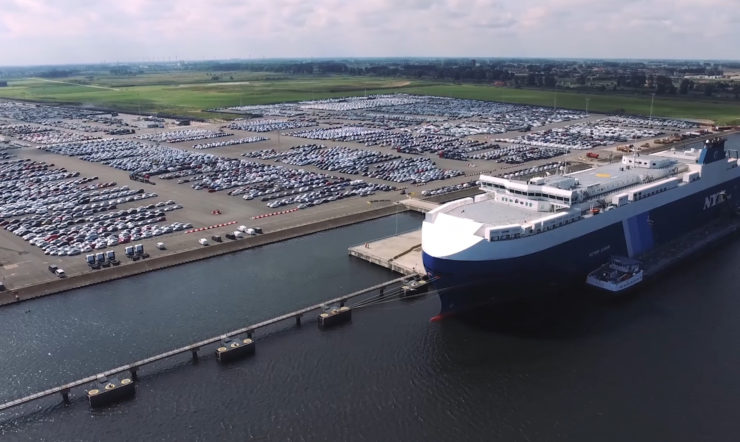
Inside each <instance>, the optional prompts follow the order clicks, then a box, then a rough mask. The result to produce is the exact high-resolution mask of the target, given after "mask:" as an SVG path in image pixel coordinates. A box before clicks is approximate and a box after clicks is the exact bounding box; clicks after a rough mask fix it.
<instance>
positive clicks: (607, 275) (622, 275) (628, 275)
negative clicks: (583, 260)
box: [586, 256, 643, 293]
mask: <svg viewBox="0 0 740 442" xmlns="http://www.w3.org/2000/svg"><path fill="white" fill-rule="evenodd" d="M642 276H643V270H642V266H641V264H640V261H637V260H636V259H631V258H625V257H623V256H612V257H611V259H610V260H609V262H607V263H606V264H604V265H602V266H600V267H599V268H597V269H596V270H594V271H593V272H591V273H589V274H588V276H587V277H586V284H588V285H590V286H593V287H596V288H599V289H602V290H606V291H608V292H612V293H619V292H622V291H625V290H627V289H628V288H630V287H633V286H635V285H636V284H639V283H640V282H642Z"/></svg>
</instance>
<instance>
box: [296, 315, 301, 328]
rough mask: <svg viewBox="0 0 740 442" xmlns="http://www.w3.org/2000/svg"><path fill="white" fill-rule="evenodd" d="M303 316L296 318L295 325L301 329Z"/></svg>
mask: <svg viewBox="0 0 740 442" xmlns="http://www.w3.org/2000/svg"><path fill="white" fill-rule="evenodd" d="M301 316H302V315H296V316H295V325H296V326H298V327H300V326H301Z"/></svg>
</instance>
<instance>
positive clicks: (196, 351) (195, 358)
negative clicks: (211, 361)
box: [190, 347, 200, 362]
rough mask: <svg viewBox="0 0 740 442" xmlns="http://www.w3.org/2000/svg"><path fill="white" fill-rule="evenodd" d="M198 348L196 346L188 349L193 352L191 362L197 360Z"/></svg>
mask: <svg viewBox="0 0 740 442" xmlns="http://www.w3.org/2000/svg"><path fill="white" fill-rule="evenodd" d="M198 350H200V348H198V347H196V348H191V349H190V353H192V354H193V362H198Z"/></svg>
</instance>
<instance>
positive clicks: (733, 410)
mask: <svg viewBox="0 0 740 442" xmlns="http://www.w3.org/2000/svg"><path fill="white" fill-rule="evenodd" d="M419 223H420V217H419V216H417V215H412V214H402V215H396V216H393V217H389V218H385V219H381V220H376V221H371V222H367V223H362V224H359V225H355V226H350V227H346V228H342V229H337V230H333V231H330V232H324V233H320V234H316V235H311V236H308V237H304V238H299V239H296V240H291V241H288V242H284V243H279V244H273V245H270V246H266V247H262V248H259V249H253V250H247V251H243V252H240V253H236V254H232V255H229V256H224V257H219V258H214V259H212V260H208V261H204V262H199V263H196V264H192V265H185V266H180V267H176V268H172V269H167V270H164V271H161V272H156V273H152V274H147V275H142V276H139V277H135V278H129V279H126V280H121V281H116V282H113V283H110V284H106V285H101V286H96V287H91V288H87V289H81V290H77V291H74V292H71V293H67V294H64V295H60V296H53V297H49V298H44V299H40V300H37V301H34V302H29V303H24V304H20V305H17V306H12V307H7V308H3V309H0V351H2V358H1V359H0V379H3V380H4V383H3V384H2V386H0V400H7V399H13V398H16V397H19V396H22V395H24V394H28V393H32V392H36V391H39V390H42V389H44V388H48V387H51V386H55V385H58V384H60V383H62V382H65V381H69V380H73V379H77V378H79V377H83V376H87V375H90V374H94V373H96V372H98V371H100V370H104V369H107V368H111V367H115V366H118V365H120V364H123V363H126V362H130V361H132V360H137V359H140V358H143V357H146V356H149V355H152V354H154V353H158V352H160V351H163V350H169V349H171V348H174V347H177V346H180V345H184V344H188V343H190V342H192V341H195V340H198V339H201V338H204V337H209V336H214V335H217V334H219V333H221V332H223V331H226V330H231V329H235V328H239V327H242V326H244V325H247V324H251V323H254V322H257V321H259V320H262V319H266V318H268V317H272V316H275V315H277V314H280V313H283V312H285V311H288V310H292V309H294V308H298V307H301V306H305V305H309V304H313V303H316V302H320V301H322V300H324V299H328V298H331V297H334V296H338V295H342V294H346V293H349V292H351V291H353V290H357V289H360V288H364V287H367V286H370V285H373V284H376V283H378V282H381V281H384V280H388V279H391V278H393V277H395V275H394V274H391V273H390V272H387V271H385V270H383V269H380V268H377V267H375V266H372V265H370V264H367V263H365V262H362V261H359V260H357V259H354V258H351V257H348V256H347V251H346V249H347V247H349V246H350V245H355V244H359V243H363V242H365V241H368V240H371V239H375V238H378V237H381V236H387V235H391V234H394V233H396V231H400V232H402V231H406V230H409V229H410V228H413V227H417V226H418V225H419ZM738 245H740V239H735V240H733V241H731V242H729V243H728V244H725V245H723V246H717V247H714V248H713V249H712V250H709V251H707V252H706V253H704V254H702V255H700V256H698V257H696V258H694V259H693V260H692V262H689V263H686V264H684V265H682V266H680V267H678V268H676V269H675V270H674V271H673V272H672V273H671V274H670V275H666V276H665V277H663V278H661V279H659V280H656V281H654V282H652V283H649V284H648V285H645V286H644V287H642V288H640V289H639V290H637V292H636V293H635V295H633V296H630V297H627V298H623V299H619V300H617V301H611V302H605V301H601V300H598V299H594V297H593V295H587V294H585V293H583V294H581V293H575V294H572V296H568V297H563V298H559V299H553V300H551V301H545V302H540V303H537V304H533V305H514V306H508V307H501V308H497V309H496V310H493V311H490V312H488V313H487V314H486V315H483V316H477V317H466V318H459V319H453V320H447V321H442V322H439V323H430V322H429V321H428V320H429V318H430V317H432V316H433V315H434V314H436V313H437V312H438V308H439V303H438V300H437V299H436V297H434V296H428V297H425V298H422V299H420V300H417V301H412V302H397V303H388V304H383V305H378V306H374V307H369V308H365V309H362V310H360V311H357V312H356V314H354V315H353V320H352V323H351V324H349V325H347V326H344V327H342V328H341V329H339V330H332V331H326V332H320V331H318V330H317V329H316V328H315V326H313V324H312V325H304V327H302V328H300V329H296V328H294V327H290V325H286V327H284V328H283V329H282V330H278V331H273V332H272V333H271V334H270V335H269V336H267V337H264V336H261V335H260V334H259V333H258V334H257V337H258V338H260V337H262V339H258V341H257V344H258V347H257V355H256V356H255V357H254V358H252V359H249V360H245V361H241V362H238V363H236V364H232V365H229V366H221V365H219V364H217V363H216V361H215V358H214V357H213V355H212V354H211V351H212V349H211V350H209V351H207V352H206V351H204V352H203V356H202V358H201V360H200V362H199V363H197V364H193V363H191V362H190V361H189V358H188V357H187V355H183V356H182V357H181V358H180V359H177V360H173V361H169V362H167V363H162V364H157V365H156V366H152V367H147V368H144V369H142V371H141V372H140V376H141V378H140V381H139V383H138V384H137V395H136V399H134V400H132V401H129V402H124V403H121V404H118V405H115V406H112V407H110V408H106V409H103V410H99V411H90V410H89V408H88V405H87V402H86V400H85V399H84V398H83V397H82V396H81V394H82V392H81V391H80V390H77V391H75V392H74V397H73V402H72V404H71V405H69V406H64V405H62V404H60V398H59V397H52V398H49V399H47V400H43V401H39V402H36V403H34V404H31V405H28V406H25V407H23V408H21V409H18V410H13V411H10V412H5V413H2V414H0V435H2V440H55V441H56V440H121V439H125V440H278V441H284V440H310V441H313V440H368V441H377V440H455V439H459V440H486V441H489V440H505V441H512V440H548V441H551V440H568V441H571V440H583V441H593V440H615V441H622V440H645V441H654V440H672V441H674V440H675V441H681V440H686V441H696V440H702V441H714V440H716V441H724V440H734V439H735V438H736V435H737V434H738V431H739V430H740V422H738V419H737V410H738V409H740V377H739V376H738V375H737V373H738V367H740V352H738V349H739V348H740V321H738V318H740V296H738V293H740V280H738V278H736V276H735V269H737V268H738V265H739V264H740V247H738Z"/></svg>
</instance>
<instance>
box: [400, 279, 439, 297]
mask: <svg viewBox="0 0 740 442" xmlns="http://www.w3.org/2000/svg"><path fill="white" fill-rule="evenodd" d="M431 282H432V281H431V280H430V279H429V276H427V275H424V276H422V277H421V278H416V279H412V280H411V281H409V282H407V283H406V284H404V285H402V286H401V296H402V297H406V296H413V295H418V294H419V293H426V291H427V290H429V285H430V284H431Z"/></svg>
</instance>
